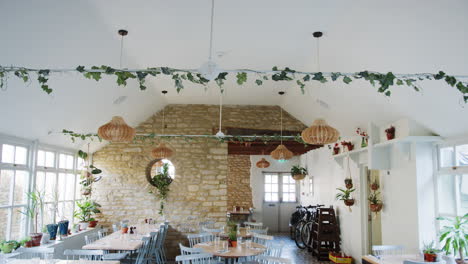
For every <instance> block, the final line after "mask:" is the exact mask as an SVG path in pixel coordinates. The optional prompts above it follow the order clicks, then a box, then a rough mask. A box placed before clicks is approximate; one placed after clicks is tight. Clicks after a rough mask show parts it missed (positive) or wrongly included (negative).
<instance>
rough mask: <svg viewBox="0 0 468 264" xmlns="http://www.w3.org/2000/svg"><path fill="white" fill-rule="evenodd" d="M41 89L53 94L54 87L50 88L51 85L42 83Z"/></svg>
mask: <svg viewBox="0 0 468 264" xmlns="http://www.w3.org/2000/svg"><path fill="white" fill-rule="evenodd" d="M41 89H42V90H43V91H44V92H46V93H47V94H51V93H52V89H50V88H49V85H46V84H44V85H41Z"/></svg>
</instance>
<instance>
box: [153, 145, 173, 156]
mask: <svg viewBox="0 0 468 264" xmlns="http://www.w3.org/2000/svg"><path fill="white" fill-rule="evenodd" d="M151 155H152V156H153V157H154V158H155V159H168V158H170V157H172V155H174V151H173V150H172V149H171V148H169V147H168V146H166V144H164V143H160V144H159V145H158V146H157V147H155V148H154V149H153V150H152V151H151Z"/></svg>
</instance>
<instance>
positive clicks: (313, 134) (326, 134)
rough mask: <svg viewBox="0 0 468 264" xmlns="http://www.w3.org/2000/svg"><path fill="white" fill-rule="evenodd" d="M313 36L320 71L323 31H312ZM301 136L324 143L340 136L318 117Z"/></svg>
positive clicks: (320, 143) (332, 141)
mask: <svg viewBox="0 0 468 264" xmlns="http://www.w3.org/2000/svg"><path fill="white" fill-rule="evenodd" d="M313 36H314V37H315V38H316V39H317V68H318V71H320V56H319V55H320V52H319V39H320V37H322V36H323V33H322V32H314V33H313ZM301 137H302V140H304V141H305V142H306V143H309V144H314V145H325V144H331V143H334V142H336V141H337V140H338V138H339V137H340V133H339V132H338V130H336V129H335V128H333V127H331V126H329V125H328V124H327V122H326V121H325V120H324V119H320V118H319V119H316V120H315V121H314V122H313V123H312V125H311V126H310V127H308V128H306V129H304V130H303V131H302V133H301Z"/></svg>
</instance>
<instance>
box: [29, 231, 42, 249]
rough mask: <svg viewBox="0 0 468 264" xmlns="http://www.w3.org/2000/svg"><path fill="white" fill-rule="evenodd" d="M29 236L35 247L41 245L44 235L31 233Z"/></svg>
mask: <svg viewBox="0 0 468 264" xmlns="http://www.w3.org/2000/svg"><path fill="white" fill-rule="evenodd" d="M29 236H30V237H31V241H32V245H33V247H38V246H40V245H41V239H42V233H31V234H29Z"/></svg>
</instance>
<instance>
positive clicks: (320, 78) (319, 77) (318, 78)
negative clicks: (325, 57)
mask: <svg viewBox="0 0 468 264" xmlns="http://www.w3.org/2000/svg"><path fill="white" fill-rule="evenodd" d="M312 80H315V81H319V82H321V83H326V82H327V79H326V78H325V77H324V76H323V73H321V72H316V73H314V77H313V78H312Z"/></svg>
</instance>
